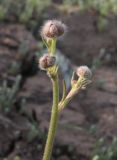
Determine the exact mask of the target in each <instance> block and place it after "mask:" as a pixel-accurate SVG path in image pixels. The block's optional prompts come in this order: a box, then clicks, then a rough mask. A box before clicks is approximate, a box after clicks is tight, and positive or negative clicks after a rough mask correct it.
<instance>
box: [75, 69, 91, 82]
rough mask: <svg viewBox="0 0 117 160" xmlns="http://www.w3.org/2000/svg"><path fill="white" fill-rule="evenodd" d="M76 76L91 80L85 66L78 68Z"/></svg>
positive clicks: (88, 70)
mask: <svg viewBox="0 0 117 160" xmlns="http://www.w3.org/2000/svg"><path fill="white" fill-rule="evenodd" d="M76 74H77V75H78V76H79V77H83V78H87V79H91V77H92V72H91V70H90V69H89V68H88V67H87V66H80V67H78V68H77V71H76Z"/></svg>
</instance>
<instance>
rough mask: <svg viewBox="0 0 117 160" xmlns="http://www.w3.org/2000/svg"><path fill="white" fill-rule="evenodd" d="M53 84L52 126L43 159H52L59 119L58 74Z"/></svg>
mask: <svg viewBox="0 0 117 160" xmlns="http://www.w3.org/2000/svg"><path fill="white" fill-rule="evenodd" d="M52 84H53V106H52V112H51V120H50V126H49V131H48V137H47V141H46V146H45V151H44V156H43V160H50V158H51V154H52V148H53V142H54V137H55V133H56V129H57V121H58V102H59V87H58V76H56V77H55V78H54V79H52Z"/></svg>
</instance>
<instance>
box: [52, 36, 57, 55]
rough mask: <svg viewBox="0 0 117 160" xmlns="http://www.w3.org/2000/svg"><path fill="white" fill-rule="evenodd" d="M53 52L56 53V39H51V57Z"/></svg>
mask: <svg viewBox="0 0 117 160" xmlns="http://www.w3.org/2000/svg"><path fill="white" fill-rule="evenodd" d="M55 52H56V39H55V38H53V39H52V45H51V54H52V56H54V55H55Z"/></svg>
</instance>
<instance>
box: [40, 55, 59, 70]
mask: <svg viewBox="0 0 117 160" xmlns="http://www.w3.org/2000/svg"><path fill="white" fill-rule="evenodd" d="M55 61H56V58H55V57H54V56H50V55H49V54H44V55H43V56H42V57H41V58H40V59H39V68H40V69H42V70H46V69H47V68H49V67H52V66H53V65H54V64H55Z"/></svg>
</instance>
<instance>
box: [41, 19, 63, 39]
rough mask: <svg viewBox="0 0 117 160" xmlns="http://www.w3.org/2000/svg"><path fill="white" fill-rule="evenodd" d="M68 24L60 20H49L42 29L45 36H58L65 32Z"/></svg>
mask: <svg viewBox="0 0 117 160" xmlns="http://www.w3.org/2000/svg"><path fill="white" fill-rule="evenodd" d="M65 30H66V26H65V25H64V24H63V23H62V22H61V21H58V20H48V21H47V22H46V23H45V24H44V26H43V27H42V30H41V35H42V36H43V37H44V38H57V37H60V36H62V35H63V34H64V33H65Z"/></svg>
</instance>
